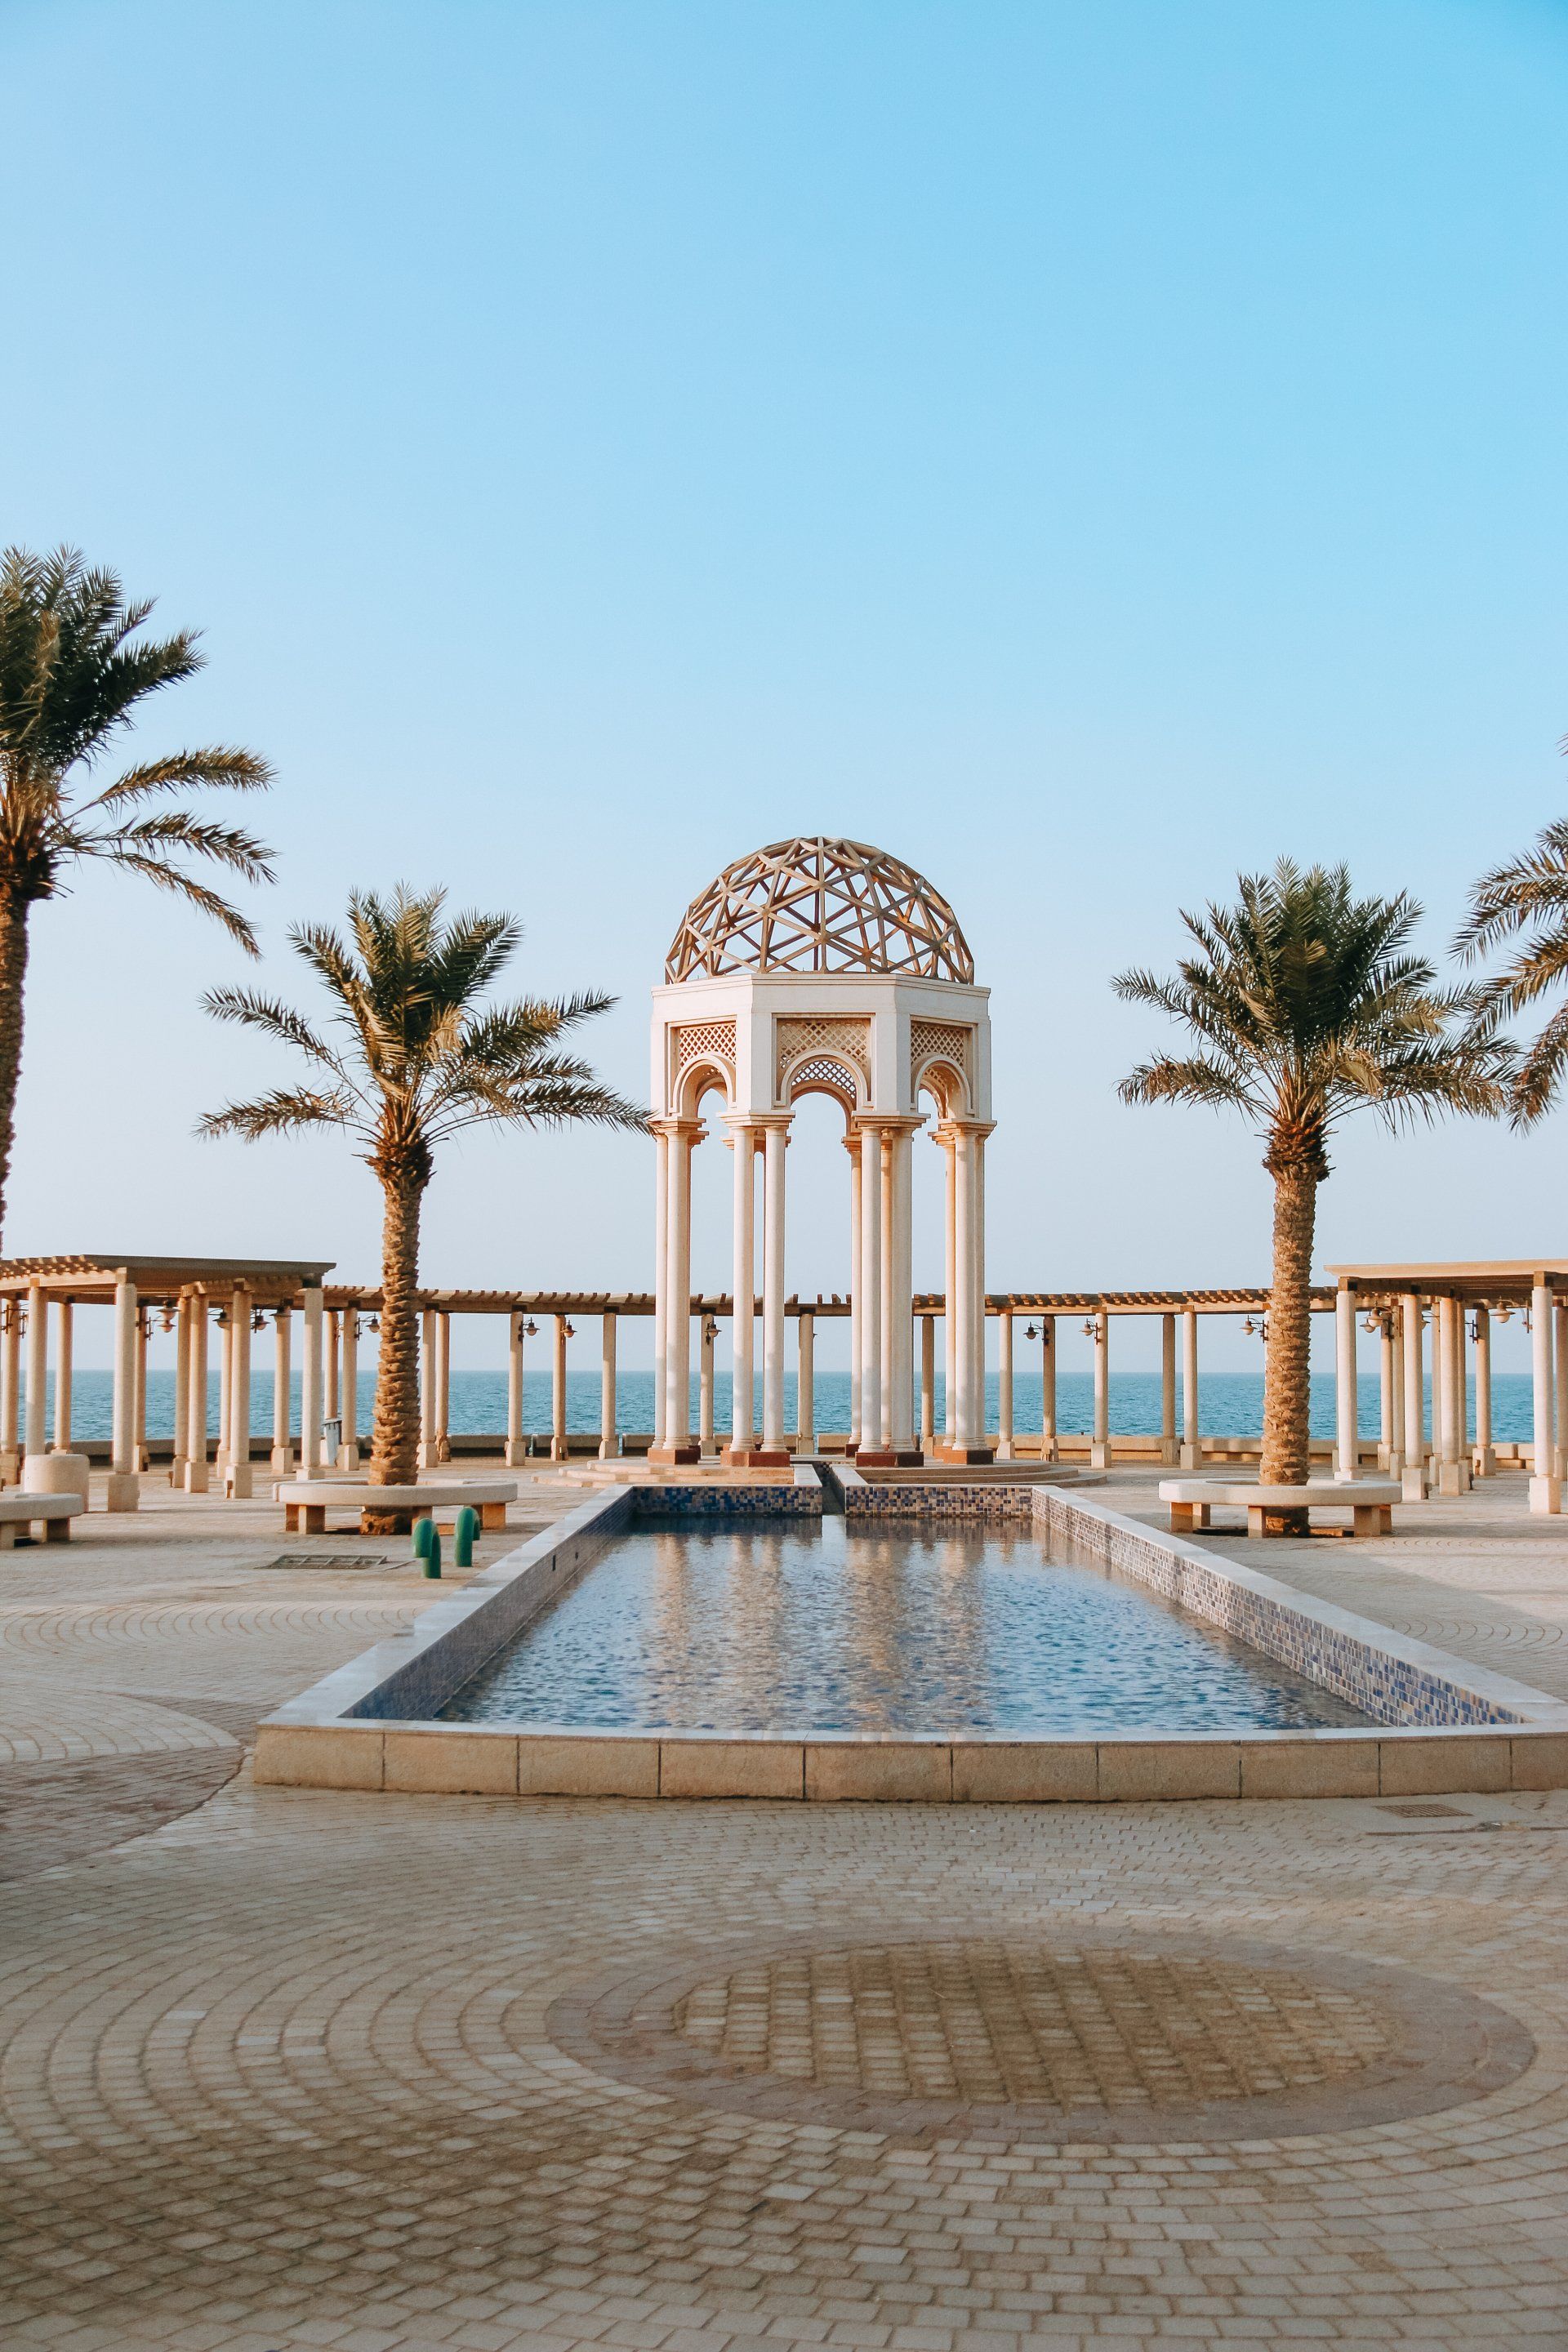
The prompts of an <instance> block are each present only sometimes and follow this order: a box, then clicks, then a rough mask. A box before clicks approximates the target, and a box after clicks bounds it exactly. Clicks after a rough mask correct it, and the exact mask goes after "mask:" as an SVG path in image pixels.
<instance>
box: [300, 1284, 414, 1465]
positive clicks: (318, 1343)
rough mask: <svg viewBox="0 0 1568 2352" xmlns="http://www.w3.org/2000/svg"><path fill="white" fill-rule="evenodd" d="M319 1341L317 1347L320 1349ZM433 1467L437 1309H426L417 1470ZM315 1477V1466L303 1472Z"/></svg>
mask: <svg viewBox="0 0 1568 2352" xmlns="http://www.w3.org/2000/svg"><path fill="white" fill-rule="evenodd" d="M320 1344H321V1343H320V1339H318V1341H317V1345H318V1347H319V1346H320ZM435 1466H436V1310H435V1308H434V1307H426V1308H425V1309H424V1311H423V1312H422V1314H421V1315H420V1318H419V1467H420V1468H421V1470H433V1469H434V1468H435ZM314 1475H315V1469H314V1464H313V1463H312V1465H311V1467H310V1469H309V1470H307V1471H306V1472H305V1476H306V1477H307V1478H310V1477H313V1476H314Z"/></svg>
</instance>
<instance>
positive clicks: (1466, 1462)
mask: <svg viewBox="0 0 1568 2352" xmlns="http://www.w3.org/2000/svg"><path fill="white" fill-rule="evenodd" d="M1437 1328H1438V1345H1439V1347H1440V1348H1441V1349H1442V1353H1443V1459H1442V1466H1441V1469H1440V1471H1439V1474H1438V1487H1439V1490H1440V1492H1441V1493H1443V1494H1445V1495H1464V1494H1468V1492H1469V1486H1470V1458H1469V1443H1468V1440H1469V1431H1468V1421H1469V1412H1468V1402H1469V1401H1468V1397H1467V1396H1466V1393H1465V1310H1464V1307H1463V1304H1462V1302H1461V1301H1460V1300H1459V1299H1458V1298H1444V1299H1442V1300H1440V1301H1439V1303H1438V1310H1437ZM1559 1328H1560V1332H1561V1326H1560V1327H1559ZM1559 1397H1560V1402H1559V1411H1561V1391H1560V1392H1559Z"/></svg>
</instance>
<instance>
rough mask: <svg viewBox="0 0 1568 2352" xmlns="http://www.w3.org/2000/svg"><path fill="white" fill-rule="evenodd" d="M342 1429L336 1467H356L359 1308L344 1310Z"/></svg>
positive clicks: (357, 1452)
mask: <svg viewBox="0 0 1568 2352" xmlns="http://www.w3.org/2000/svg"><path fill="white" fill-rule="evenodd" d="M342 1416H343V1430H342V1444H340V1446H339V1448H338V1468H339V1469H340V1470H357V1469H358V1468H359V1308H358V1307H345V1308H344V1309H343V1394H342Z"/></svg>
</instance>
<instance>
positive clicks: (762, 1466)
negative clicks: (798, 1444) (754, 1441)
mask: <svg viewBox="0 0 1568 2352" xmlns="http://www.w3.org/2000/svg"><path fill="white" fill-rule="evenodd" d="M861 1458H862V1460H866V1461H868V1460H869V1459H870V1456H869V1455H868V1454H867V1455H863V1456H862V1457H861ZM719 1459H720V1461H721V1462H722V1463H723V1464H724V1465H725V1467H726V1469H730V1470H787V1469H788V1468H789V1466H790V1465H791V1463H792V1462H793V1461H794V1460H795V1456H794V1454H787V1453H785V1452H784V1450H783V1449H782V1448H781V1447H778V1446H774V1445H742V1446H740V1447H738V1448H737V1447H735V1446H733V1445H727V1446H726V1447H725V1448H724V1451H723V1453H722V1454H721V1455H720V1456H719ZM888 1459H889V1461H891V1460H892V1456H891V1454H889V1456H888Z"/></svg>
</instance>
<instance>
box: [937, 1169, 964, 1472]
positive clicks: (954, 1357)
mask: <svg viewBox="0 0 1568 2352" xmlns="http://www.w3.org/2000/svg"><path fill="white" fill-rule="evenodd" d="M937 1141H938V1142H939V1143H940V1144H941V1146H942V1150H943V1152H944V1154H945V1155H946V1165H945V1166H944V1168H943V1170H942V1177H943V1182H944V1187H945V1191H944V1210H945V1215H946V1228H945V1233H946V1241H945V1256H944V1258H943V1272H942V1280H943V1282H944V1283H945V1285H946V1287H945V1289H944V1290H943V1292H942V1435H943V1436H944V1437H945V1439H946V1440H947V1443H948V1444H949V1445H956V1444H958V1352H959V1350H958V1313H959V1288H960V1285H959V1276H958V1138H957V1136H956V1135H955V1134H954V1133H953V1131H952V1129H951V1128H948V1129H938V1131H937Z"/></svg>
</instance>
